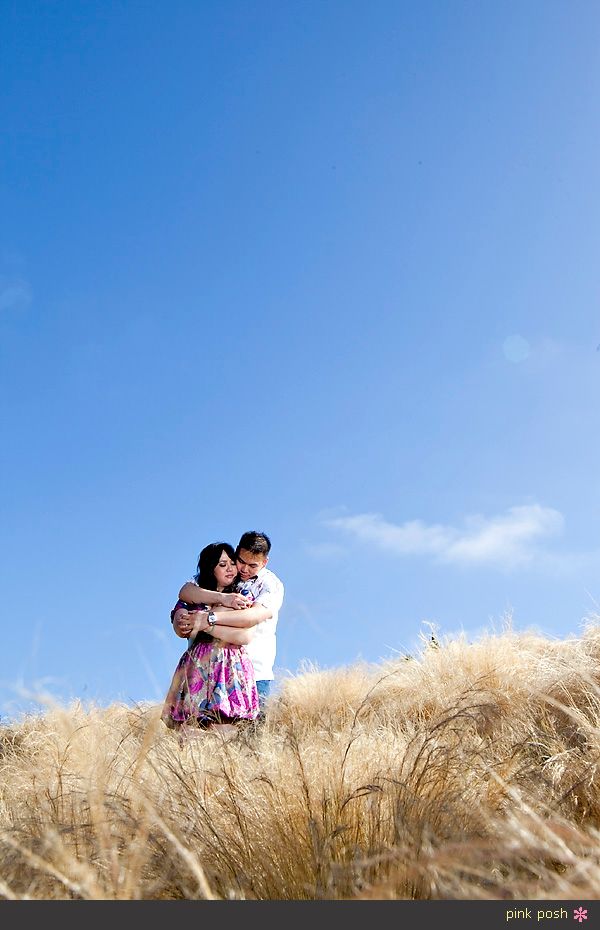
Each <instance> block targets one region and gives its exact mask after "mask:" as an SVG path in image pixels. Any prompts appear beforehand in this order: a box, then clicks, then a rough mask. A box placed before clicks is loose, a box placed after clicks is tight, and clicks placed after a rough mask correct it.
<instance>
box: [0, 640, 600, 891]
mask: <svg viewBox="0 0 600 930" xmlns="http://www.w3.org/2000/svg"><path fill="white" fill-rule="evenodd" d="M599 660H600V626H598V625H591V624H590V625H589V626H588V627H587V628H586V629H585V630H584V632H583V633H582V635H581V636H580V637H578V638H573V639H569V640H561V641H554V640H549V639H547V638H545V637H543V636H540V635H537V634H533V633H530V634H520V635H517V634H516V633H514V632H512V631H511V630H506V631H504V632H502V633H500V634H493V635H492V634H488V635H485V636H483V637H482V638H481V639H479V640H478V641H477V642H475V643H468V642H466V641H465V639H463V638H457V639H454V640H448V641H442V642H441V643H435V642H433V643H426V642H425V641H424V642H423V648H422V649H421V651H420V653H419V655H417V656H415V657H414V658H411V657H402V656H400V657H398V658H395V659H393V660H387V661H385V662H382V663H381V664H377V665H367V664H365V665H356V666H352V667H346V668H340V669H337V670H334V671H321V670H318V669H316V668H309V669H307V670H305V671H304V672H303V673H302V674H298V675H297V676H295V677H290V678H288V679H286V680H284V682H283V684H282V688H281V691H280V694H279V696H278V697H277V698H275V699H273V701H272V705H271V709H270V713H269V716H268V719H267V722H266V723H265V724H264V725H263V726H262V727H260V728H258V729H256V730H252V729H245V730H243V731H240V732H239V733H238V734H236V735H235V738H234V739H233V740H226V739H225V738H224V737H223V736H222V735H221V734H220V733H217V732H208V733H206V732H205V733H199V734H198V735H197V736H196V737H195V738H193V739H191V738H190V739H189V740H186V741H185V742H184V743H183V745H181V744H180V740H179V739H178V736H177V734H174V733H173V732H171V731H169V730H167V728H166V727H165V726H164V724H163V723H162V722H161V721H160V719H159V714H160V707H159V706H140V707H135V708H131V707H127V706H122V705H113V706H111V707H109V708H107V709H100V708H96V707H87V708H84V707H83V706H82V705H81V704H79V703H75V704H74V705H72V706H69V707H67V708H60V707H55V708H51V709H49V710H48V711H47V712H46V713H44V714H40V715H32V716H30V717H27V718H25V719H23V720H22V722H20V723H18V724H16V725H13V726H8V727H6V726H5V727H0V766H1V789H0V790H1V794H0V803H1V808H0V864H1V868H0V896H2V897H4V898H15V899H59V898H62V899H65V898H66V899H93V900H103V899H113V900H116V899H125V900H131V899H181V898H210V899H221V900H222V899H245V900H248V899H292V900H299V899H357V898H363V899H364V898H371V899H375V898H378V899H381V898H391V899H406V898H420V899H422V898H429V899H432V898H443V899H448V898H459V899H493V898H504V899H521V900H522V899H530V900H535V899H569V898H582V899H590V898H597V897H599V896H600V833H599V827H600V821H599V818H600V792H599V788H598V780H597V777H596V772H597V767H598V761H599V759H600V729H599V723H600V682H599V675H600V667H599Z"/></svg>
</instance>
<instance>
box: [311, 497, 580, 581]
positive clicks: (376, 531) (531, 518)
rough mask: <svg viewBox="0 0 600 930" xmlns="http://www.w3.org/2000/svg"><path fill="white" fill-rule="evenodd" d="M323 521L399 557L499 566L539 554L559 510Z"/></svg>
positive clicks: (555, 528) (558, 521)
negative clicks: (448, 520)
mask: <svg viewBox="0 0 600 930" xmlns="http://www.w3.org/2000/svg"><path fill="white" fill-rule="evenodd" d="M323 522H324V523H325V525H327V526H329V527H332V528H333V529H337V530H341V531H343V532H345V533H347V534H349V535H350V536H353V537H354V538H355V539H356V540H358V541H359V542H363V543H369V544H374V545H376V546H378V547H379V548H381V549H383V550H386V551H387V552H392V553H396V554H398V555H401V556H406V555H429V556H433V557H434V558H436V559H438V560H440V561H443V562H449V563H454V564H462V565H497V566H502V567H516V566H518V565H523V564H526V563H530V562H531V561H532V560H534V559H535V558H536V557H537V556H538V555H539V554H540V552H542V549H541V548H540V543H541V542H542V541H543V540H545V539H547V538H549V537H551V536H556V535H557V534H559V533H560V532H561V531H562V529H563V525H564V520H563V517H562V514H561V513H559V511H558V510H553V509H552V508H551V507H542V506H541V505H540V504H527V505H524V506H520V507H510V508H509V509H508V510H507V511H506V513H504V514H500V515H498V516H495V517H489V518H488V517H483V516H481V515H475V516H470V517H468V518H467V519H466V520H465V523H464V526H463V527H462V528H457V527H453V526H448V525H444V524H440V523H435V524H427V523H424V522H423V521H422V520H410V521H407V522H406V523H401V524H396V523H390V522H389V521H387V520H385V519H384V517H382V516H381V514H377V513H362V514H356V515H354V516H338V517H330V518H327V519H325V520H324V521H323Z"/></svg>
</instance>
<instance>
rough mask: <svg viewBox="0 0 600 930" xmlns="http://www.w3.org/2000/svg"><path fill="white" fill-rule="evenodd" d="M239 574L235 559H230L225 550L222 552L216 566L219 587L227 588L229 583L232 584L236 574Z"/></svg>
mask: <svg viewBox="0 0 600 930" xmlns="http://www.w3.org/2000/svg"><path fill="white" fill-rule="evenodd" d="M236 575H237V568H236V564H235V562H234V561H233V559H230V558H229V556H228V555H227V553H226V552H225V550H224V549H223V552H222V553H221V558H220V559H219V561H218V562H217V564H216V566H215V578H216V581H217V587H218V588H226V587H227V585H228V584H231V582H232V581H233V579H234V578H235V576H236Z"/></svg>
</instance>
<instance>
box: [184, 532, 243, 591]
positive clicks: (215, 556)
mask: <svg viewBox="0 0 600 930" xmlns="http://www.w3.org/2000/svg"><path fill="white" fill-rule="evenodd" d="M223 552H226V553H227V555H228V556H229V558H230V559H231V560H232V561H233V562H235V549H234V548H233V546H231V545H230V544H229V543H226V542H215V543H210V544H209V545H208V546H205V547H204V549H203V550H202V552H201V553H200V555H199V556H198V566H197V568H196V574H195V575H194V580H195V582H196V584H197V585H200V587H201V588H206V589H207V590H208V591H216V590H217V579H216V578H215V568H216V567H217V565H218V564H219V560H220V558H221V555H222V553H223ZM234 583H235V579H234V581H233V582H232V584H231V585H228V587H227V588H226V589H225V590H226V591H227V590H229V588H231V587H232V586H233V584H234Z"/></svg>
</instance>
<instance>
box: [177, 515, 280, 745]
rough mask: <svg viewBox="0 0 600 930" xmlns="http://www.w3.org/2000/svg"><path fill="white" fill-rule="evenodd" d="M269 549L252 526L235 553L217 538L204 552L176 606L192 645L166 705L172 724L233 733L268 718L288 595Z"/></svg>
mask: <svg viewBox="0 0 600 930" xmlns="http://www.w3.org/2000/svg"><path fill="white" fill-rule="evenodd" d="M270 550H271V541H270V539H269V537H268V536H267V535H266V534H265V533H258V532H255V531H249V532H247V533H244V534H243V535H242V537H241V539H240V541H239V543H238V546H237V548H236V549H235V550H234V549H233V547H232V546H231V545H230V544H229V543H225V542H215V543H210V545H208V546H206V547H205V548H204V549H203V550H202V552H201V553H200V557H199V559H198V566H197V572H196V574H195V576H194V578H193V580H191V581H189V582H188V583H187V584H184V585H183V587H182V588H181V591H180V592H179V600H178V601H177V603H176V605H175V607H174V608H173V610H172V611H171V622H172V624H173V629H174V631H175V633H176V634H177V636H179V637H181V638H183V639H186V638H187V641H188V646H187V649H186V651H185V652H184V653H183V655H182V656H181V659H180V660H179V663H178V665H177V668H176V669H175V674H174V675H173V680H172V682H171V687H170V688H169V692H168V694H167V698H166V700H165V704H164V707H163V712H162V719H163V721H164V722H165V723H166V725H167V726H168V727H170V728H172V729H181V728H182V727H184V726H194V727H200V728H202V729H213V728H219V729H226V730H233V729H234V728H235V727H236V725H237V724H238V723H240V722H242V721H248V720H256V719H262V718H263V717H264V707H265V701H266V699H267V697H268V695H269V691H270V688H271V682H272V680H273V664H274V662H275V651H276V628H277V619H278V614H279V610H280V608H281V605H282V602H283V593H284V589H283V584H282V583H281V581H280V580H279V578H278V577H277V576H276V575H275V574H274V573H273V572H272V571H270V570H269V569H268V568H267V562H268V561H269V552H270Z"/></svg>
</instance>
